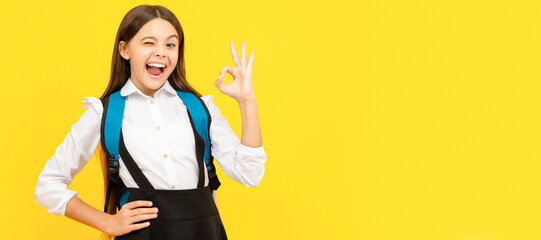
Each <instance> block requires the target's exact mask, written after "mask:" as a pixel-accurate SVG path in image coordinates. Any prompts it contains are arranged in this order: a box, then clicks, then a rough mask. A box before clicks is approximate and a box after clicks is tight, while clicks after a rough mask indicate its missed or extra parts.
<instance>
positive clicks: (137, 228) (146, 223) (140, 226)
mask: <svg viewBox="0 0 541 240" xmlns="http://www.w3.org/2000/svg"><path fill="white" fill-rule="evenodd" d="M130 226H131V227H130V228H131V229H130V230H132V231H135V230H139V229H141V228H145V227H148V226H150V222H144V223H137V224H132V225H130Z"/></svg>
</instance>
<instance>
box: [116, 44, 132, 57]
mask: <svg viewBox="0 0 541 240" xmlns="http://www.w3.org/2000/svg"><path fill="white" fill-rule="evenodd" d="M118 51H119V52H120V56H122V57H123V58H124V59H126V60H130V54H129V53H128V46H127V44H126V42H124V41H120V43H119V44H118Z"/></svg>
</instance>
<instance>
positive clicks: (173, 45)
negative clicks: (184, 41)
mask: <svg viewBox="0 0 541 240" xmlns="http://www.w3.org/2000/svg"><path fill="white" fill-rule="evenodd" d="M167 45H169V47H175V46H176V45H175V44H174V43H169V44H167Z"/></svg>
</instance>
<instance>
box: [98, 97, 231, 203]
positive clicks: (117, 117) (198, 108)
mask: <svg viewBox="0 0 541 240" xmlns="http://www.w3.org/2000/svg"><path fill="white" fill-rule="evenodd" d="M176 92H177V95H178V96H179V97H180V99H181V100H182V102H184V104H185V105H186V108H187V111H188V115H189V117H190V120H192V121H193V126H195V130H196V131H194V134H197V135H199V137H201V138H202V139H203V140H204V143H205V149H204V157H203V159H204V160H205V165H206V166H207V173H208V178H209V186H210V188H211V189H212V190H217V189H218V187H219V186H220V185H221V184H220V181H219V180H218V176H216V168H215V166H214V162H213V160H214V157H213V156H212V154H211V151H210V149H211V145H210V133H209V129H210V123H211V120H212V119H211V117H210V113H209V111H208V109H207V107H206V105H205V103H204V102H203V101H202V100H201V99H200V98H199V97H197V96H196V95H194V94H193V93H190V92H184V91H179V90H176ZM100 100H101V102H102V105H103V114H102V119H101V130H100V131H101V139H100V140H101V147H102V149H103V151H104V152H105V155H106V157H107V172H108V174H109V182H108V183H107V194H106V197H105V207H104V210H103V211H104V212H107V205H108V203H109V197H110V194H111V190H112V189H113V187H118V188H119V189H120V203H119V205H118V206H117V208H118V210H120V208H122V205H123V204H125V203H126V202H127V200H128V195H129V190H128V189H127V188H126V186H125V185H124V183H123V182H122V181H121V180H120V176H119V167H120V165H119V163H118V160H119V153H118V152H119V147H118V145H119V139H120V130H121V128H122V118H123V116H124V106H125V100H126V97H123V96H121V95H120V90H119V91H116V92H114V93H112V94H110V95H109V96H106V97H104V98H100ZM119 184H122V186H120V185H119ZM213 197H214V193H213Z"/></svg>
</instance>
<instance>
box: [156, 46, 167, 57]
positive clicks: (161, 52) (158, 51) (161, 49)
mask: <svg viewBox="0 0 541 240" xmlns="http://www.w3.org/2000/svg"><path fill="white" fill-rule="evenodd" d="M154 54H155V55H156V56H162V57H165V48H164V47H163V46H161V45H159V46H158V47H156V51H155V53H154Z"/></svg>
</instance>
